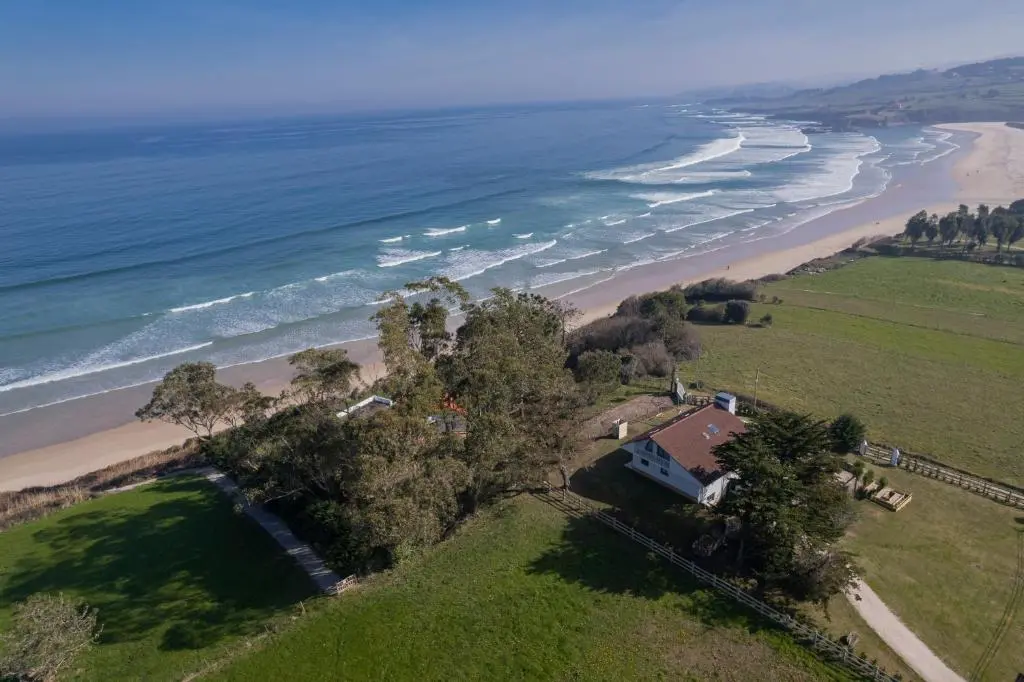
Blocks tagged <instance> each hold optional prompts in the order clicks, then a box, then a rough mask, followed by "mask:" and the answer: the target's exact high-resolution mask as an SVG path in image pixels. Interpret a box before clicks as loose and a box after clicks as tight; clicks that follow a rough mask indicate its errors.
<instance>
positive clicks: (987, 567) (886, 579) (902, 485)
mask: <svg viewBox="0 0 1024 682" xmlns="http://www.w3.org/2000/svg"><path fill="white" fill-rule="evenodd" d="M875 471H876V473H877V474H884V475H885V476H887V477H888V479H889V482H890V485H892V486H894V487H896V488H898V489H901V490H908V491H910V492H912V493H913V494H914V499H913V500H912V501H911V502H910V504H909V505H907V507H906V508H904V509H903V510H902V511H900V512H898V513H893V512H890V511H887V510H885V509H883V508H882V507H879V506H878V505H875V504H873V503H871V502H867V501H865V502H860V503H858V504H859V505H860V512H861V518H860V520H859V522H858V523H857V525H856V527H855V532H854V533H852V534H851V535H850V536H849V537H848V538H847V540H846V542H847V544H848V546H849V548H850V549H851V550H852V551H853V552H855V553H856V554H857V555H858V563H859V565H860V566H861V568H862V570H863V575H864V578H865V580H866V581H867V582H868V584H869V585H871V586H872V588H873V589H874V590H875V591H876V592H878V594H879V595H880V596H881V597H882V598H883V599H884V600H885V602H886V604H888V605H889V607H890V608H891V609H892V610H893V611H895V612H896V614H897V615H899V617H900V618H901V619H902V620H903V621H904V622H905V623H906V624H907V625H908V626H909V627H910V629H912V630H913V631H914V632H916V633H917V634H918V636H919V637H921V639H923V640H924V641H925V643H927V644H928V645H929V646H930V647H931V648H932V650H933V651H935V652H936V653H937V654H938V655H939V656H941V657H942V658H943V659H945V660H946V662H947V663H948V664H949V665H951V666H952V667H953V668H954V669H956V670H958V671H959V672H960V673H962V674H963V675H964V677H965V678H966V677H967V676H968V675H969V674H970V673H971V672H972V670H973V669H974V667H975V664H976V663H977V662H978V660H979V659H980V658H981V655H982V652H983V651H984V650H985V648H986V647H987V646H988V644H989V642H990V641H991V640H992V639H993V636H994V635H995V633H996V629H997V626H998V624H999V622H1000V619H1001V617H1002V616H1003V612H1004V610H1005V609H1006V605H1007V602H1008V601H1009V599H1010V595H1011V591H1012V588H1013V581H1014V578H1015V576H1016V572H1017V571H1018V563H1017V562H1018V552H1022V553H1024V549H1022V548H1024V516H1022V515H1021V512H1020V510H1013V509H1011V508H1009V507H1005V506H1003V505H1000V504H997V503H995V502H992V501H991V500H987V499H985V498H982V497H978V496H976V495H971V494H969V493H966V492H964V491H963V490H960V489H959V488H956V487H953V486H950V485H946V484H944V483H940V482H938V481H935V480H932V479H928V478H922V477H920V476H915V475H913V474H911V473H909V472H906V471H900V470H895V471H894V470H889V469H884V468H879V467H875ZM1016 616H1017V617H1016V620H1015V621H1014V623H1013V626H1012V627H1011V628H1010V629H1009V630H1008V631H1007V633H1006V636H1005V639H1003V641H1002V644H1001V646H1000V648H999V649H998V652H997V653H996V655H995V656H994V658H993V660H992V662H991V665H990V666H989V667H988V669H987V671H986V673H985V675H984V676H982V677H980V678H978V679H982V680H993V681H996V680H1012V679H1014V678H1015V676H1016V674H1017V673H1019V672H1024V625H1022V623H1024V605H1021V606H1019V607H1018V609H1017V614H1016Z"/></svg>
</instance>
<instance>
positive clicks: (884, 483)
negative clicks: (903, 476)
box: [878, 476, 889, 488]
mask: <svg viewBox="0 0 1024 682" xmlns="http://www.w3.org/2000/svg"><path fill="white" fill-rule="evenodd" d="M887 485H889V479H888V478H886V477H885V476H880V477H879V479H878V487H879V488H884V487H885V486H887Z"/></svg>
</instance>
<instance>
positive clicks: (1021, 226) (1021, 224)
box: [1006, 217, 1024, 248]
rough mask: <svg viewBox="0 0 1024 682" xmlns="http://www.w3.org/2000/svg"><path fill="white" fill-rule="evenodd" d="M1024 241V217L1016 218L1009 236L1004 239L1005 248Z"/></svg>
mask: <svg viewBox="0 0 1024 682" xmlns="http://www.w3.org/2000/svg"><path fill="white" fill-rule="evenodd" d="M1021 239H1024V217H1017V218H1016V220H1015V222H1014V223H1013V227H1012V229H1011V230H1010V233H1009V235H1007V237H1006V246H1007V248H1009V247H1011V246H1013V245H1014V244H1016V243H1017V242H1019V241H1020V240H1021Z"/></svg>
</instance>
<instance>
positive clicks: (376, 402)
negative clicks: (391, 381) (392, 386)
mask: <svg viewBox="0 0 1024 682" xmlns="http://www.w3.org/2000/svg"><path fill="white" fill-rule="evenodd" d="M394 404H395V401H394V400H392V399H391V398H384V397H381V396H379V395H371V396H370V397H369V398H363V399H362V400H360V401H359V402H358V403H356V404H355V405H353V406H352V407H350V408H348V409H347V410H342V411H341V412H339V413H338V414H337V417H338V419H345V418H346V417H353V416H355V415H357V414H358V415H360V416H363V417H365V416H368V415H371V414H373V413H374V412H377V411H378V410H386V409H388V408H389V407H392V406H394Z"/></svg>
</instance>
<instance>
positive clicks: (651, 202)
mask: <svg viewBox="0 0 1024 682" xmlns="http://www.w3.org/2000/svg"><path fill="white" fill-rule="evenodd" d="M715 193H716V190H713V189H709V190H708V191H706V192H692V193H688V194H680V193H679V192H648V193H645V194H631V195H630V196H631V197H632V198H633V199H640V200H642V201H646V202H648V203H647V208H658V207H659V206H666V205H668V204H678V203H680V202H683V201H693V200H694V199H703V198H705V197H710V196H712V195H714V194H715Z"/></svg>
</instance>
